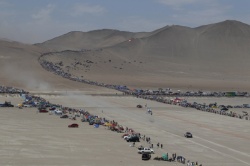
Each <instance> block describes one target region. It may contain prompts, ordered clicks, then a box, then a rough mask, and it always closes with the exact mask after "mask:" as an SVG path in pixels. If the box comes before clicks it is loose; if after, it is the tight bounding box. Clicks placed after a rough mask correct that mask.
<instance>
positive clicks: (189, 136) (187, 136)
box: [184, 132, 193, 138]
mask: <svg viewBox="0 0 250 166" xmlns="http://www.w3.org/2000/svg"><path fill="white" fill-rule="evenodd" d="M184 136H185V137H186V138H193V135H192V134H191V133H190V132H186V133H185V134H184Z"/></svg>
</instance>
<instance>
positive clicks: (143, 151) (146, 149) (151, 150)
mask: <svg viewBox="0 0 250 166" xmlns="http://www.w3.org/2000/svg"><path fill="white" fill-rule="evenodd" d="M138 153H139V154H143V153H149V154H152V153H155V152H154V150H153V149H151V148H147V147H145V148H143V149H139V150H138Z"/></svg>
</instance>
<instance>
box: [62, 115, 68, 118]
mask: <svg viewBox="0 0 250 166" xmlns="http://www.w3.org/2000/svg"><path fill="white" fill-rule="evenodd" d="M60 118H69V116H68V115H62V116H60Z"/></svg>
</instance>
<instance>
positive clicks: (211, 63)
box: [0, 20, 250, 91]
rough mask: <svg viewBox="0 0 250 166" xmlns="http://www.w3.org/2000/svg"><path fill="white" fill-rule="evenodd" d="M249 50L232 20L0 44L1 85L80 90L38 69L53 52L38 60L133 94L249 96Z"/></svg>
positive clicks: (248, 39) (245, 32) (246, 30)
mask: <svg viewBox="0 0 250 166" xmlns="http://www.w3.org/2000/svg"><path fill="white" fill-rule="evenodd" d="M249 46H250V26H249V25H247V24H244V23H241V22H238V21H232V20H227V21H223V22H219V23H215V24H209V25H203V26H200V27H196V28H190V27H185V26H179V25H173V26H165V27H163V28H160V29H157V30H155V31H152V32H147V33H145V32H143V33H132V32H124V31H118V30H109V29H103V30H95V31H90V32H70V33H67V34H65V35H62V36H59V37H57V38H54V39H51V40H49V41H46V42H44V43H40V44H35V45H26V44H22V43H18V42H12V41H6V40H1V41H0V48H1V49H0V58H1V61H0V63H1V71H3V72H1V74H0V79H1V82H3V83H4V84H11V85H20V84H22V86H23V85H25V86H26V87H31V85H32V84H33V85H32V87H40V88H41V89H42V88H43V87H44V88H43V89H46V88H47V87H48V86H50V87H53V88H54V87H61V88H71V89H72V88H75V87H77V88H83V87H84V85H82V84H80V83H76V82H72V81H70V80H67V79H64V78H62V77H60V76H58V75H54V74H53V73H51V72H48V71H46V70H44V69H43V68H42V67H41V65H40V64H39V62H38V59H39V57H40V55H41V54H43V53H45V52H50V51H52V52H50V53H49V54H46V55H45V56H43V57H42V58H41V60H42V61H46V62H52V63H53V64H54V65H56V66H58V67H60V68H61V69H62V70H63V71H65V72H68V73H70V74H72V75H74V76H76V77H79V78H84V79H88V80H92V81H98V82H102V83H109V84H122V85H127V86H130V87H134V88H137V87H138V88H158V87H163V88H164V87H172V88H180V89H181V88H182V89H208V90H209V89H211V90H223V89H224V90H244V91H245V90H249V91H250V86H249V81H250V74H249V72H248V71H249V70H250V68H249V64H248V63H249V61H250V59H249V58H250V56H249V54H250V47H249ZM53 51H55V52H53ZM31 78H32V79H31ZM27 80H35V81H27ZM32 82H34V83H32ZM47 85H48V86H47ZM72 85H74V86H72ZM53 88H52V89H53Z"/></svg>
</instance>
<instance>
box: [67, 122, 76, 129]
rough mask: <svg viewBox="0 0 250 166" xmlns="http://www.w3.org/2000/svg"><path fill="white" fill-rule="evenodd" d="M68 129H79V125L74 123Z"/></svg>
mask: <svg viewBox="0 0 250 166" xmlns="http://www.w3.org/2000/svg"><path fill="white" fill-rule="evenodd" d="M68 127H70V128H78V124H76V123H72V124H70V125H68Z"/></svg>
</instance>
